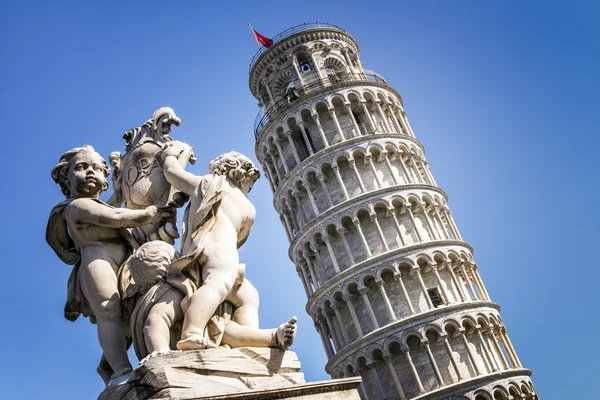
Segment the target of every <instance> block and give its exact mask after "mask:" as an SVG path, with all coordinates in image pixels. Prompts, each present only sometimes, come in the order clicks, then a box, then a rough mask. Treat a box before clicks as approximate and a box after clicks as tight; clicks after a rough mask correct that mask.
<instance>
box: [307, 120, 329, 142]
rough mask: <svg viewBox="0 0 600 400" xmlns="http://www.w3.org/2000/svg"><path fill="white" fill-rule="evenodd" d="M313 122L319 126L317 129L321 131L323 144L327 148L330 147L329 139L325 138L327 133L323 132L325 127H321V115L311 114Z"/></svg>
mask: <svg viewBox="0 0 600 400" xmlns="http://www.w3.org/2000/svg"><path fill="white" fill-rule="evenodd" d="M311 116H312V118H313V120H314V121H315V124H316V125H317V129H318V130H319V133H320V134H321V139H322V140H323V144H324V145H325V147H326V148H327V147H329V142H328V141H327V137H326V136H325V132H323V127H322V126H321V121H320V120H319V114H311Z"/></svg>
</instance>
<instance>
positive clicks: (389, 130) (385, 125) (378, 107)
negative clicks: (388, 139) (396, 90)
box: [375, 101, 392, 132]
mask: <svg viewBox="0 0 600 400" xmlns="http://www.w3.org/2000/svg"><path fill="white" fill-rule="evenodd" d="M375 106H376V107H377V112H378V113H379V115H380V116H381V121H382V122H383V126H384V127H385V129H387V131H388V132H391V131H392V130H391V129H390V125H389V124H388V121H387V117H386V116H385V113H384V112H383V110H382V109H381V102H380V101H376V102H375Z"/></svg>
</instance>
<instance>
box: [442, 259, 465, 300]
mask: <svg viewBox="0 0 600 400" xmlns="http://www.w3.org/2000/svg"><path fill="white" fill-rule="evenodd" d="M446 268H448V271H449V272H450V276H451V277H452V282H454V286H456V291H457V292H458V295H459V297H460V300H461V301H462V302H463V303H464V302H465V301H467V297H466V295H465V292H464V289H463V286H462V285H461V284H460V282H459V281H458V279H457V278H456V275H455V274H454V270H453V269H452V265H450V264H446Z"/></svg>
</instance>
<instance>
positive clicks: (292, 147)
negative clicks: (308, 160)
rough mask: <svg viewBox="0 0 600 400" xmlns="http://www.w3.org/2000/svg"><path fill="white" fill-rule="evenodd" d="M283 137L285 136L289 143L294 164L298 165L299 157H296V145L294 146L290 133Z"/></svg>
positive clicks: (287, 132)
mask: <svg viewBox="0 0 600 400" xmlns="http://www.w3.org/2000/svg"><path fill="white" fill-rule="evenodd" d="M285 136H287V139H288V142H289V143H290V148H291V149H292V153H293V154H294V160H296V164H300V156H299V155H298V151H297V150H296V145H295V144H294V139H293V138H292V131H286V132H285Z"/></svg>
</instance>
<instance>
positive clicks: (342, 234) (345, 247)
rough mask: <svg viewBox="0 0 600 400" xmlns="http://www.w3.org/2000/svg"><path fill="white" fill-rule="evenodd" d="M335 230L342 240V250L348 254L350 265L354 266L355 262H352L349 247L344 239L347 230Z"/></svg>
mask: <svg viewBox="0 0 600 400" xmlns="http://www.w3.org/2000/svg"><path fill="white" fill-rule="evenodd" d="M336 230H337V233H338V234H339V235H340V237H341V238H342V244H343V245H344V249H345V250H346V253H347V254H348V258H349V259H350V265H354V264H356V262H355V261H354V256H352V250H350V246H349V245H348V240H347V239H346V233H347V232H348V230H347V229H346V228H344V227H340V228H337V229H336Z"/></svg>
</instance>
